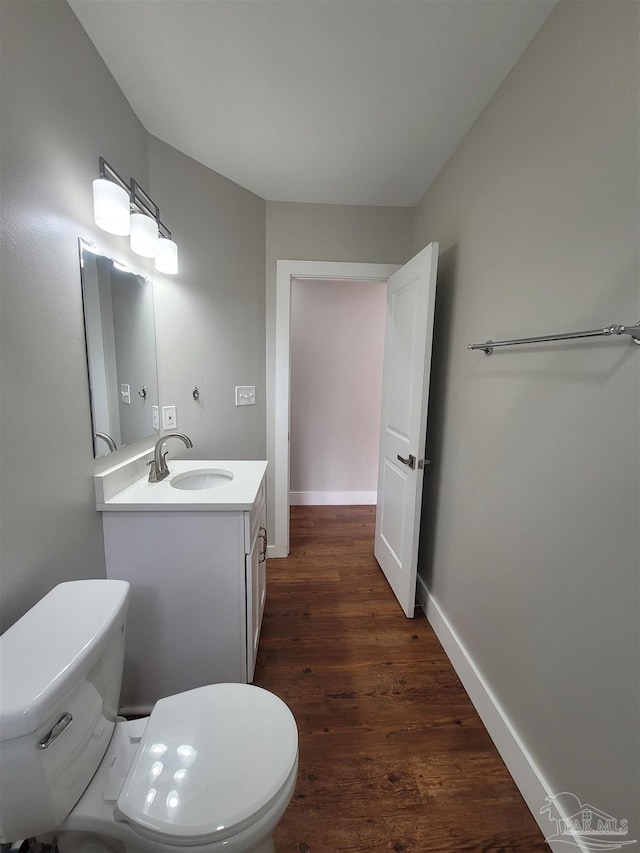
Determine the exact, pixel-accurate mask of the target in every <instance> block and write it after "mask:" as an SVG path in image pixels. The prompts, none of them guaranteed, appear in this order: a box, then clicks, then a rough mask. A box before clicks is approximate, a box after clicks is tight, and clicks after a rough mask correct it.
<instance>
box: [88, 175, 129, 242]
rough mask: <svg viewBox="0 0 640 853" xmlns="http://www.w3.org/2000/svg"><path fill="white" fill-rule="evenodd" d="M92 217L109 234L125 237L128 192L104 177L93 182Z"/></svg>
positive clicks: (127, 226)
mask: <svg viewBox="0 0 640 853" xmlns="http://www.w3.org/2000/svg"><path fill="white" fill-rule="evenodd" d="M93 217H94V219H95V221H96V225H97V226H98V227H99V228H102V230H103V231H108V232H109V234H118V235H120V236H121V237H126V235H127V234H128V233H129V228H130V225H129V193H128V192H127V191H126V190H125V189H123V188H122V187H121V186H119V184H115V183H114V182H113V181H108V180H107V179H106V178H96V180H95V181H94V182H93Z"/></svg>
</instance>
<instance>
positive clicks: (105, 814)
mask: <svg viewBox="0 0 640 853" xmlns="http://www.w3.org/2000/svg"><path fill="white" fill-rule="evenodd" d="M128 601H129V584H128V583H126V582H125V581H116V580H88V581H74V582H70V583H63V584H60V585H59V586H57V587H56V588H55V589H53V590H52V591H51V592H50V593H49V594H48V595H46V596H45V597H44V598H43V599H42V600H41V601H40V602H38V604H36V605H35V606H34V607H33V608H32V609H31V610H30V611H29V612H28V613H26V614H25V616H23V617H22V619H20V620H19V621H18V622H16V624H15V625H13V626H12V627H11V628H10V629H9V630H8V631H7V632H6V633H5V634H4V635H3V636H2V637H0V842H11V841H17V840H21V839H23V838H30V837H33V836H41V835H45V834H47V833H52V832H55V833H56V838H57V840H58V846H59V848H60V850H61V851H62V853H72V851H73V853H75V851H83V853H102V851H105V852H106V851H121V852H122V851H124V853H162V851H167V853H223V851H224V853H272V851H273V842H272V840H271V834H272V832H273V830H274V828H275V827H276V825H277V823H278V821H279V820H280V818H281V817H282V815H283V813H284V811H285V809H286V807H287V805H288V803H289V801H290V799H291V795H292V793H293V789H294V786H295V782H296V774H297V769H298V731H297V727H296V723H295V720H294V718H293V715H292V714H291V711H290V710H289V709H288V708H287V706H286V705H285V704H284V702H282V701H281V700H280V699H278V698H277V697H276V696H274V695H273V694H271V693H268V692H267V691H266V690H262V689H261V688H259V687H253V686H252V685H247V684H213V685H210V686H207V687H198V688H196V689H195V690H189V691H187V692H186V693H179V694H177V695H175V696H169V697H167V698H166V699H161V700H159V701H158V702H157V703H156V705H155V707H154V709H153V711H152V712H151V715H150V716H149V717H145V718H144V719H140V720H133V721H124V720H122V719H121V718H120V719H116V716H117V710H118V699H119V695H120V685H121V680H122V668H123V662H124V646H125V615H126V611H127V606H128ZM185 630H187V631H188V626H185Z"/></svg>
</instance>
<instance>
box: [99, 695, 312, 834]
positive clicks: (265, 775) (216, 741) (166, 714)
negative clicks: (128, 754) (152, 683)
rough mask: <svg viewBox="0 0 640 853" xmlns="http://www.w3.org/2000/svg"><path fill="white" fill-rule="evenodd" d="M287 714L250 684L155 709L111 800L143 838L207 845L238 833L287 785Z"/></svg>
mask: <svg viewBox="0 0 640 853" xmlns="http://www.w3.org/2000/svg"><path fill="white" fill-rule="evenodd" d="M297 754H298V730H297V727H296V723H295V720H294V718H293V714H292V713H291V711H290V710H289V708H288V707H287V706H286V705H285V704H284V702H282V701H281V700H280V699H278V697H277V696H274V695H273V694H272V693H268V692H267V691H266V690H262V689H261V688H260V687H254V686H252V685H249V684H213V685H209V686H207V687H199V688H197V689H196V690H189V691H188V692H186V693H179V694H177V695H175V696H170V697H168V698H167V699H161V700H160V701H159V702H157V703H156V705H155V707H154V709H153V711H152V713H151V716H150V718H149V722H148V724H147V727H146V729H145V732H144V736H143V738H142V740H141V742H140V746H139V748H138V752H137V754H136V758H135V759H134V761H133V763H132V766H131V768H130V770H129V773H128V775H127V778H126V780H125V783H124V785H123V787H122V790H121V792H120V796H119V797H118V801H117V808H116V813H117V816H118V817H120V818H123V819H124V820H126V821H127V822H129V824H130V825H131V827H132V829H135V830H137V831H138V832H140V833H141V834H142V835H144V836H146V837H148V838H151V839H154V838H156V839H158V840H160V839H161V838H165V839H167V840H169V841H171V843H173V844H185V845H189V844H192V845H193V844H206V843H208V842H211V841H216V840H220V839H223V838H225V837H227V836H229V835H232V834H234V833H235V832H239V831H240V830H241V829H242V828H243V827H245V826H247V825H249V824H250V823H252V822H253V821H254V820H255V819H256V817H257V816H258V815H259V814H260V813H262V812H263V811H265V810H266V809H267V807H268V806H269V804H270V803H271V801H272V800H273V799H274V798H275V797H276V796H277V795H278V794H279V792H280V791H281V789H282V787H283V786H284V785H285V783H286V782H287V780H288V779H289V777H290V775H291V772H292V770H293V768H294V766H295V763H296V759H297Z"/></svg>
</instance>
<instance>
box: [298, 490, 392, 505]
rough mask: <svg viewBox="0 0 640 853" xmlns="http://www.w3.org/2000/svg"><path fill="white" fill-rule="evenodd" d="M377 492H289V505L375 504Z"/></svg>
mask: <svg viewBox="0 0 640 853" xmlns="http://www.w3.org/2000/svg"><path fill="white" fill-rule="evenodd" d="M377 499H378V493H377V492H375V491H374V492H289V505H290V506H361V505H363V504H375V503H376V502H377Z"/></svg>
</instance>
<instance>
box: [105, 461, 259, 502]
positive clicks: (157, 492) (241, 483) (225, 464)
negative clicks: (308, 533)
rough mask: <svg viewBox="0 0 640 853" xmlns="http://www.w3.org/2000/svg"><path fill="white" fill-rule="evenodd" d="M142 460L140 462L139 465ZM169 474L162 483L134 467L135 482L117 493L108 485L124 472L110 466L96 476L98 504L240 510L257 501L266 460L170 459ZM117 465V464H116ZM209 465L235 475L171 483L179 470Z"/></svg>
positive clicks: (180, 472) (120, 477)
mask: <svg viewBox="0 0 640 853" xmlns="http://www.w3.org/2000/svg"><path fill="white" fill-rule="evenodd" d="M139 464H140V463H138V466H139ZM168 466H169V471H170V473H169V476H168V477H166V478H165V479H164V480H162V481H161V482H159V483H149V482H148V469H147V470H146V472H145V473H144V475H143V476H138V474H139V471H140V467H138V468H137V469H131V470H132V474H131V475H130V476H136V479H135V481H134V482H132V483H131V485H128V486H126V487H125V488H122V489H120V490H119V491H117V492H116V493H115V494H110V493H111V492H112V489H111V488H109V487H108V485H107V482H106V480H107V478H108V477H110V476H113V475H114V474H116V475H119V479H120V481H121V480H122V472H120V471H117V470H116V469H109V470H108V471H106V472H103V473H102V474H97V475H95V477H94V480H95V482H96V508H97V509H99V510H102V511H103V512H104V511H112V512H132V511H133V512H171V511H176V510H178V511H181V510H182V511H184V510H187V511H193V510H195V511H201V512H202V511H204V512H206V511H209V512H214V511H216V512H219V511H223V512H224V511H240V510H249V509H251V507H252V506H253V505H254V503H255V501H256V498H257V496H258V491H259V489H260V484H261V483H262V480H263V477H264V474H265V471H266V470H267V463H266V462H263V461H247V460H233V459H169V460H168ZM116 467H118V466H116ZM207 468H213V469H218V470H220V471H230V472H231V473H232V474H233V479H232V480H229V481H227V482H224V483H222V484H220V485H218V486H214V487H213V488H209V489H199V490H183V489H176V488H175V487H174V486H172V485H171V480H172V479H173V477H175V476H176V475H177V474H184V473H186V472H188V471H197V470H202V469H207Z"/></svg>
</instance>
